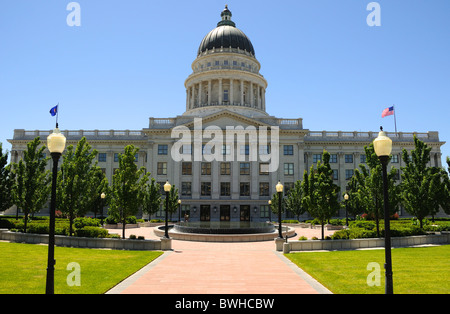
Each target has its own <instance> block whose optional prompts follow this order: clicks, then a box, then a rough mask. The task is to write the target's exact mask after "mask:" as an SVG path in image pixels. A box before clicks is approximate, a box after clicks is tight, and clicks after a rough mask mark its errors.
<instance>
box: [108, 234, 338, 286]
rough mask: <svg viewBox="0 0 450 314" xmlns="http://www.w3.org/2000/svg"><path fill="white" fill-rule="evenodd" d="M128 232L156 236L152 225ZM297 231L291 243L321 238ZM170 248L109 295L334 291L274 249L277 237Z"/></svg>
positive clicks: (176, 242)
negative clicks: (300, 238)
mask: <svg viewBox="0 0 450 314" xmlns="http://www.w3.org/2000/svg"><path fill="white" fill-rule="evenodd" d="M111 232H118V231H113V230H111ZM126 232H127V236H128V235H129V234H135V235H144V236H145V238H146V239H151V238H153V237H154V235H152V231H151V229H150V228H139V229H129V230H127V231H126ZM331 233H332V232H331ZM297 234H298V235H297V237H295V238H293V239H292V241H295V240H296V239H298V237H299V236H301V235H304V236H307V237H308V238H311V237H312V236H320V230H317V229H299V230H298V231H297ZM327 234H330V232H328V233H327ZM172 249H173V250H172V251H169V252H165V253H164V255H163V256H161V257H160V258H158V259H157V260H155V261H153V262H152V263H150V264H149V265H147V266H146V267H145V268H143V269H142V270H141V271H139V272H138V273H136V274H135V275H133V276H131V277H129V278H128V279H126V280H125V281H123V282H122V283H121V284H119V285H118V286H116V287H115V288H113V289H112V290H110V291H109V292H108V293H114V294H117V293H123V294H291V293H292V294H317V293H330V292H329V291H328V290H326V289H325V288H324V287H322V286H321V285H320V284H319V283H317V282H316V281H315V280H314V279H312V278H311V277H310V276H309V275H307V274H305V273H304V272H303V271H301V270H300V269H299V268H298V267H297V266H295V265H293V264H292V263H291V262H290V261H289V260H288V259H286V258H285V257H284V256H283V255H282V254H281V253H279V252H276V251H275V243H274V242H273V241H268V242H250V243H211V242H208V243H207V242H188V241H179V240H172Z"/></svg>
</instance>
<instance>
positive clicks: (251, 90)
mask: <svg viewBox="0 0 450 314" xmlns="http://www.w3.org/2000/svg"><path fill="white" fill-rule="evenodd" d="M249 84H250V107H253V106H254V97H253V83H252V82H249Z"/></svg>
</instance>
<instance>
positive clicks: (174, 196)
mask: <svg viewBox="0 0 450 314" xmlns="http://www.w3.org/2000/svg"><path fill="white" fill-rule="evenodd" d="M164 194H165V193H164ZM163 204H164V210H167V208H166V200H164V201H163ZM177 210H178V189H177V188H176V187H175V185H173V184H172V187H171V188H170V192H169V209H168V213H169V214H170V217H172V214H173V213H175V212H176V211H177Z"/></svg>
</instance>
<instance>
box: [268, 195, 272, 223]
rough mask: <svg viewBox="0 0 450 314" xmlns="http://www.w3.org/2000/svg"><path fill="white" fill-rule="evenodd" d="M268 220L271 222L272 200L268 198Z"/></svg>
mask: <svg viewBox="0 0 450 314" xmlns="http://www.w3.org/2000/svg"><path fill="white" fill-rule="evenodd" d="M268 203H269V222H272V200H269V202H268Z"/></svg>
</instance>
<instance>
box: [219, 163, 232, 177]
mask: <svg viewBox="0 0 450 314" xmlns="http://www.w3.org/2000/svg"><path fill="white" fill-rule="evenodd" d="M220 174H221V175H230V174H231V163H230V162H221V163H220Z"/></svg>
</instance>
